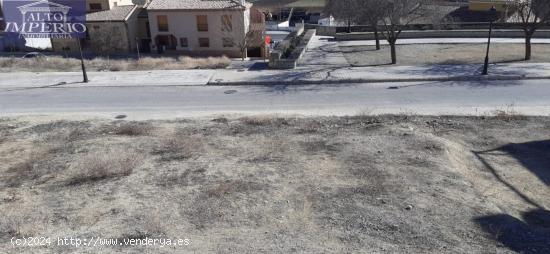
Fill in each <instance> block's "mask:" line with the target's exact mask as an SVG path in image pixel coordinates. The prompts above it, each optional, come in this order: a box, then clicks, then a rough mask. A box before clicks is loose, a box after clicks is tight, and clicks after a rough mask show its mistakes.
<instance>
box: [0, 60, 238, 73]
mask: <svg viewBox="0 0 550 254" xmlns="http://www.w3.org/2000/svg"><path fill="white" fill-rule="evenodd" d="M230 63H231V60H230V59H229V58H227V57H225V56H223V57H208V58H195V57H187V56H182V57H178V58H173V57H143V58H141V59H139V60H135V59H109V58H102V57H98V58H94V59H92V60H87V61H86V66H87V67H88V69H89V70H91V71H141V70H187V69H222V68H226V67H227V66H229V64H230ZM79 66H80V60H78V59H76V58H64V57H59V56H48V57H38V58H27V59H22V58H18V57H0V70H2V71H78V68H80V67H79Z"/></svg>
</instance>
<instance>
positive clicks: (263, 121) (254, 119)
mask: <svg viewBox="0 0 550 254" xmlns="http://www.w3.org/2000/svg"><path fill="white" fill-rule="evenodd" d="M239 120H240V121H241V122H242V123H244V124H247V125H251V126H268V125H278V126H280V125H289V123H288V121H287V120H286V119H284V118H280V117H273V116H251V117H243V118H241V119H239Z"/></svg>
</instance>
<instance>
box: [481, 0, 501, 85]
mask: <svg viewBox="0 0 550 254" xmlns="http://www.w3.org/2000/svg"><path fill="white" fill-rule="evenodd" d="M496 12H497V8H496V7H495V6H493V7H491V9H489V39H488V41H487V54H486V55H485V64H484V65H483V73H482V75H489V49H490V48H491V34H492V33H493V21H494V17H495V16H496Z"/></svg>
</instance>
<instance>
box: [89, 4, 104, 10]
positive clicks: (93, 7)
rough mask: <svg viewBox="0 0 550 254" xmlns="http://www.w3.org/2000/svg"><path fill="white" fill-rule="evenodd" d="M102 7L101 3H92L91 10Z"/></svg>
mask: <svg viewBox="0 0 550 254" xmlns="http://www.w3.org/2000/svg"><path fill="white" fill-rule="evenodd" d="M101 10H102V7H101V4H98V3H96V4H90V11H101Z"/></svg>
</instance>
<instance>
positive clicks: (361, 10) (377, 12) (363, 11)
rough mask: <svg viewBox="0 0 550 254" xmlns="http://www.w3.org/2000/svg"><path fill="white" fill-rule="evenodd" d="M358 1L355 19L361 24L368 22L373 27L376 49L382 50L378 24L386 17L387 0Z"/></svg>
mask: <svg viewBox="0 0 550 254" xmlns="http://www.w3.org/2000/svg"><path fill="white" fill-rule="evenodd" d="M355 1H357V3H356V4H354V6H356V8H357V9H356V10H357V11H356V15H357V17H356V18H355V20H357V22H359V23H361V24H368V25H370V26H371V27H372V29H373V32H374V39H375V41H376V50H380V36H379V30H378V26H379V25H380V21H381V20H382V18H383V17H384V11H385V9H384V5H385V4H386V1H385V0H355Z"/></svg>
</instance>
